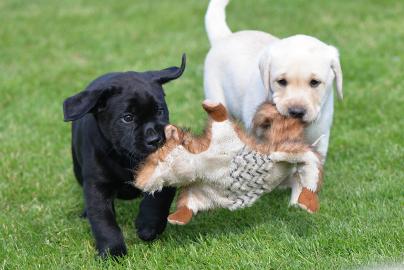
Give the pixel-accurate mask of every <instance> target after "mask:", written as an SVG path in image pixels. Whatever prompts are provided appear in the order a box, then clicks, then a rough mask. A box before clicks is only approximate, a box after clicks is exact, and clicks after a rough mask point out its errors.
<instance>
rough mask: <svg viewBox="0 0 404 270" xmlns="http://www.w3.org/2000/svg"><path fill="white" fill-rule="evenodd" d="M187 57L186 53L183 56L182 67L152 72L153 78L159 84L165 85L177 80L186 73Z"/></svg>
mask: <svg viewBox="0 0 404 270" xmlns="http://www.w3.org/2000/svg"><path fill="white" fill-rule="evenodd" d="M186 60H187V57H186V55H185V53H184V54H183V55H182V62H181V67H169V68H166V69H163V70H159V71H152V72H151V73H152V78H153V80H155V81H156V82H158V83H159V84H165V83H167V82H169V81H172V80H175V79H177V78H178V77H180V76H181V75H182V73H184V70H185V65H186Z"/></svg>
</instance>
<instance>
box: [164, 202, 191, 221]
mask: <svg viewBox="0 0 404 270" xmlns="http://www.w3.org/2000/svg"><path fill="white" fill-rule="evenodd" d="M192 215H193V213H192V210H191V209H189V208H188V207H186V206H182V207H179V208H178V209H177V210H176V211H175V212H174V213H172V214H170V215H169V216H168V218H167V220H168V222H170V223H171V224H177V225H185V224H187V223H189V222H190V221H191V219H192Z"/></svg>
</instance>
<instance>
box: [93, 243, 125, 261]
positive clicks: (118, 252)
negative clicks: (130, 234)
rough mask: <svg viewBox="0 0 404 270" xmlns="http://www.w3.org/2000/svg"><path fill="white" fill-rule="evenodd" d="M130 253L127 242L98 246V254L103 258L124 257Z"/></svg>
mask: <svg viewBox="0 0 404 270" xmlns="http://www.w3.org/2000/svg"><path fill="white" fill-rule="evenodd" d="M127 253H128V251H127V250H126V246H125V244H122V243H121V244H115V245H110V246H104V247H100V248H98V255H99V256H100V257H101V258H102V259H107V258H111V257H123V256H125V255H126V254H127Z"/></svg>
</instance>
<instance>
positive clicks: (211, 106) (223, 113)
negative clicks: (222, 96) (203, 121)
mask: <svg viewBox="0 0 404 270" xmlns="http://www.w3.org/2000/svg"><path fill="white" fill-rule="evenodd" d="M202 107H203V108H204V109H205V111H206V112H207V113H208V114H209V116H210V117H211V118H212V119H213V120H214V121H216V122H223V121H225V120H227V119H228V117H227V110H226V108H225V107H224V106H223V104H222V103H219V102H213V101H209V100H205V101H204V102H203V103H202Z"/></svg>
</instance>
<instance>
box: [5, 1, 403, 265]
mask: <svg viewBox="0 0 404 270" xmlns="http://www.w3.org/2000/svg"><path fill="white" fill-rule="evenodd" d="M207 4H208V1H206V0H204V1H196V0H187V1H181V0H164V1H163V0H160V1H157V0H152V1H140V0H138V1H134V0H132V1H129V0H122V1H96V0H91V1H83V0H71V1H50V0H34V1H23V0H13V1H11V0H3V1H0V26H1V27H0V111H1V115H0V206H1V211H0V269H56V268H60V269H100V268H111V269H112V268H114V269H120V268H122V269H145V268H148V269H197V268H204V269H249V268H256V269H331V268H333V269H347V268H352V267H354V268H355V267H359V266H364V265H377V264H380V263H382V264H384V263H401V265H402V263H403V253H404V248H403V241H404V231H403V225H404V215H403V206H404V198H403V190H404V184H403V179H404V172H403V160H404V135H403V129H404V120H403V114H404V82H403V71H404V53H403V51H404V45H403V41H404V27H403V25H404V17H403V14H404V2H403V1H399V0H397V1H393V0H386V1H377V0H356V1H348V0H341V1H321V0H313V1H304V0H290V1H275V0H271V1H269V0H254V1H241V0H233V1H231V3H230V5H229V7H228V9H227V17H228V22H229V25H230V27H231V29H232V30H233V31H237V30H243V29H259V30H263V31H267V32H270V33H272V34H274V35H277V36H279V37H286V36H289V35H292V34H297V33H304V34H308V35H313V36H316V37H318V38H320V39H321V40H323V41H324V42H326V43H330V44H333V45H335V46H336V47H338V48H339V49H340V53H341V61H342V66H343V71H344V81H345V82H344V87H345V100H344V101H343V102H342V103H338V104H336V115H335V119H334V120H335V121H334V128H333V132H332V138H331V145H330V151H329V157H328V162H327V166H326V178H325V185H324V188H323V191H322V192H321V195H320V199H321V210H320V212H319V213H318V214H316V215H308V214H307V213H305V212H303V211H301V210H298V209H291V208H288V207H287V203H288V199H289V192H288V191H275V192H273V193H271V194H270V195H267V196H265V197H264V198H262V199H261V200H260V201H259V202H258V203H257V204H255V205H254V206H253V207H251V208H248V209H244V210H240V211H237V212H232V213H231V212H228V211H225V210H220V211H215V212H209V213H204V214H200V215H198V216H197V217H196V218H195V219H194V220H193V221H192V223H191V224H190V225H188V226H186V227H174V226H168V227H167V230H166V231H165V233H164V234H163V235H162V236H161V237H160V239H159V240H158V241H155V242H153V243H151V244H150V243H144V242H142V241H140V240H139V239H138V238H137V236H136V234H135V232H134V226H133V218H134V217H135V216H136V213H137V208H138V203H139V200H136V201H131V202H123V201H119V202H118V203H117V212H118V222H119V224H120V225H121V228H122V229H123V232H124V234H125V238H126V243H127V245H128V249H129V255H128V256H127V257H126V258H124V259H122V260H121V261H120V262H114V261H106V262H100V261H98V260H95V259H94V258H95V257H94V256H95V249H94V244H93V238H92V236H91V232H90V228H89V225H88V223H87V221H86V220H82V219H79V218H78V215H79V214H80V212H81V210H82V208H83V202H82V194H81V189H80V187H79V186H78V185H77V184H76V181H75V179H74V177H73V173H72V165H71V157H70V125H69V124H66V123H64V122H63V121H62V119H63V117H62V106H61V104H62V101H63V99H64V98H66V97H68V96H70V95H72V94H74V93H76V92H78V91H81V90H82V89H83V88H84V87H85V86H86V85H87V83H89V82H90V81H91V80H92V79H94V78H95V77H97V76H99V75H101V74H103V73H106V72H110V71H123V70H136V71H142V70H148V69H161V68H165V67H168V66H172V65H179V64H180V57H181V53H182V52H186V53H187V56H188V66H187V69H186V72H185V74H184V75H183V76H182V77H181V79H179V80H177V81H174V82H172V83H170V84H168V85H166V87H165V89H166V93H167V101H168V104H169V108H170V111H171V121H172V122H173V123H177V124H179V125H183V126H188V127H190V128H192V129H193V130H195V131H199V130H201V128H202V127H203V123H204V120H205V115H204V113H203V112H202V110H201V109H200V105H199V104H200V101H201V100H202V99H203V85H202V76H203V60H204V57H205V55H206V53H207V51H208V49H209V44H208V41H207V38H206V34H205V31H204V27H203V17H204V13H205V10H206V7H207Z"/></svg>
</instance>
